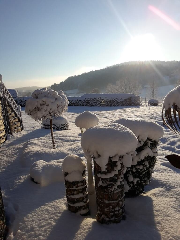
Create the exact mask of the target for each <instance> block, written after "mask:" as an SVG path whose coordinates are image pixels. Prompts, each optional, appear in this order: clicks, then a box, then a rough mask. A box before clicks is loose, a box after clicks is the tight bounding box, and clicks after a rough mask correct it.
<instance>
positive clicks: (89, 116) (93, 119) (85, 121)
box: [75, 111, 99, 133]
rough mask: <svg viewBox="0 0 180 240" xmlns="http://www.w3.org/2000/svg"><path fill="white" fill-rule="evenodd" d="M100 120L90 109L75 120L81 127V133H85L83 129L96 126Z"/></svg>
mask: <svg viewBox="0 0 180 240" xmlns="http://www.w3.org/2000/svg"><path fill="white" fill-rule="evenodd" d="M98 122H99V119H98V117H97V116H96V115H95V114H94V113H91V112H89V111H86V112H83V113H81V114H80V115H79V116H77V118H76V120H75V124H76V126H77V127H79V128H80V129H81V133H83V129H89V128H91V127H94V126H96V125H97V124H98Z"/></svg>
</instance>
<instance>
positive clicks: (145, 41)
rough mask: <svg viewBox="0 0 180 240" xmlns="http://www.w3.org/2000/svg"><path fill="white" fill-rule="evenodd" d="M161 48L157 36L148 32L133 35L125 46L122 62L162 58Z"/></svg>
mask: <svg viewBox="0 0 180 240" xmlns="http://www.w3.org/2000/svg"><path fill="white" fill-rule="evenodd" d="M161 56H162V53H161V48H160V46H159V45H158V43H157V42H156V40H155V37H154V36H153V35H152V34H150V33H148V34H144V35H139V36H136V37H133V38H132V40H131V41H130V42H129V43H128V44H127V45H126V46H125V48H124V51H123V53H122V56H121V57H122V62H128V61H148V60H160V59H161Z"/></svg>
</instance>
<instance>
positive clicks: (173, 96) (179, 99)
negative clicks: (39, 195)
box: [163, 86, 180, 110]
mask: <svg viewBox="0 0 180 240" xmlns="http://www.w3.org/2000/svg"><path fill="white" fill-rule="evenodd" d="M174 103H175V104H176V105H177V106H178V107H179V108H180V86H178V87H176V88H174V89H173V90H171V91H170V92H169V93H168V94H167V95H166V96H165V98H164V102H163V107H164V108H165V109H166V110H167V109H168V108H171V107H172V105H173V104H174Z"/></svg>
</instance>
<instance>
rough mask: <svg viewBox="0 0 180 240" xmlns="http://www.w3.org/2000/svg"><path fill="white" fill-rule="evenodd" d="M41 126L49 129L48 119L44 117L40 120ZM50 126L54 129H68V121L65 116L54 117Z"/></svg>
mask: <svg viewBox="0 0 180 240" xmlns="http://www.w3.org/2000/svg"><path fill="white" fill-rule="evenodd" d="M42 126H43V128H46V129H49V128H50V120H49V119H45V120H42ZM52 127H53V129H56V130H68V129H69V123H68V121H67V119H66V118H65V117H62V116H60V117H55V118H53V119H52Z"/></svg>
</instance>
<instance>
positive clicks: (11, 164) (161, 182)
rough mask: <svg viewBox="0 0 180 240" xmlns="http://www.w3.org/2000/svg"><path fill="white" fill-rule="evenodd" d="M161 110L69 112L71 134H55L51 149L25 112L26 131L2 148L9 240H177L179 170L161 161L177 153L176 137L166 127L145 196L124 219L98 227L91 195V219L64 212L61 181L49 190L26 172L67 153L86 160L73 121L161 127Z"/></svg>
mask: <svg viewBox="0 0 180 240" xmlns="http://www.w3.org/2000/svg"><path fill="white" fill-rule="evenodd" d="M161 107H162V106H157V107H146V106H142V107H124V108H123V107H121V108H119V107H101V108H100V107H69V109H68V112H67V113H65V116H66V117H67V119H68V121H69V128H70V130H66V131H54V137H55V142H56V149H52V144H51V136H50V130H49V129H41V124H40V123H38V122H36V121H34V120H33V119H32V118H31V117H30V116H28V115H26V114H25V113H24V109H22V111H23V112H22V117H23V122H24V131H23V132H21V133H19V134H15V135H14V136H10V137H9V139H8V140H7V141H6V143H5V144H3V145H2V147H1V149H0V159H1V161H0V167H1V170H0V171H1V174H0V185H1V188H2V190H3V195H4V202H5V207H6V212H7V213H8V216H9V219H8V220H9V222H10V223H11V226H10V232H9V237H8V240H10V239H16V240H27V239H30V240H34V239H37V240H59V239H66V240H71V239H78V240H80V239H86V240H92V239H93V240H99V239H108V240H109V239H111V240H117V239H118V240H129V239H133V240H139V239H144V240H160V239H162V240H169V239H173V240H179V239H180V170H178V169H176V168H174V167H173V166H171V165H170V163H169V162H168V161H167V160H166V159H165V156H166V155H168V154H171V153H177V154H180V137H179V136H178V135H175V134H174V133H173V132H170V130H168V129H167V128H164V136H163V138H161V139H160V144H159V146H158V158H157V164H156V166H155V172H154V173H153V177H152V181H151V183H150V185H148V186H147V187H145V191H146V193H145V194H143V195H141V196H139V197H136V198H128V199H126V202H125V209H126V217H127V218H126V220H124V221H122V222H121V223H119V224H111V225H101V224H99V223H97V222H96V220H95V207H94V203H95V201H94V198H93V197H94V196H91V197H90V209H91V216H89V217H81V216H78V215H76V214H73V213H71V212H69V211H68V210H67V209H66V197H65V187H64V183H63V182H54V183H51V184H49V185H48V186H41V185H40V184H35V183H34V182H32V181H31V180H30V175H29V173H30V167H31V165H32V164H33V163H34V162H36V161H38V160H43V161H45V162H51V161H52V160H53V161H55V160H62V159H64V158H65V157H66V156H67V155H69V154H76V155H78V156H80V157H81V158H82V159H84V155H83V150H82V148H81V135H80V134H79V128H78V127H76V126H75V119H76V117H77V116H78V115H79V114H80V113H82V112H83V111H92V112H93V113H95V114H96V115H97V117H98V118H99V121H100V122H101V124H103V123H104V124H107V123H109V122H110V121H115V120H118V119H120V118H126V117H128V118H129V119H136V118H143V119H144V120H147V121H155V122H156V123H158V124H160V125H161V126H162V121H161Z"/></svg>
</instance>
